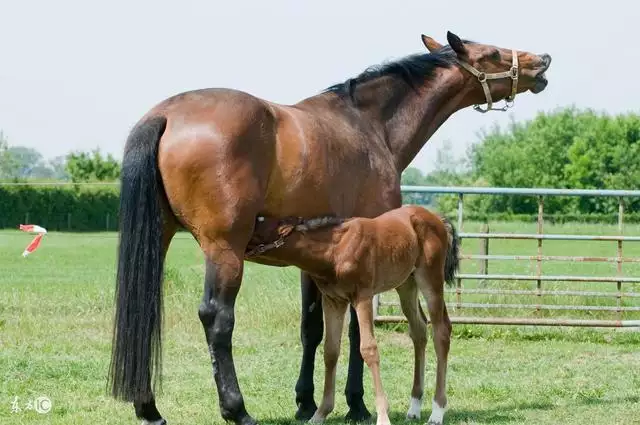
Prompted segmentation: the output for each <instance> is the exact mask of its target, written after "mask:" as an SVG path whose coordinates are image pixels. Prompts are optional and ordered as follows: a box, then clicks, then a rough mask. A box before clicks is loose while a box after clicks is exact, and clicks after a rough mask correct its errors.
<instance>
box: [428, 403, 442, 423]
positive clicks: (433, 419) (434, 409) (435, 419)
mask: <svg viewBox="0 0 640 425" xmlns="http://www.w3.org/2000/svg"><path fill="white" fill-rule="evenodd" d="M445 410H446V408H444V407H441V406H440V405H439V404H438V402H437V401H435V400H432V401H431V416H429V420H428V421H427V424H428V425H442V421H443V420H444V412H445Z"/></svg>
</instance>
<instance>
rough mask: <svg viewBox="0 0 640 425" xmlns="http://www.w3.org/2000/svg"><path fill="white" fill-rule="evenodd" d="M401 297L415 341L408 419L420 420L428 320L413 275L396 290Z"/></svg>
mask: <svg viewBox="0 0 640 425" xmlns="http://www.w3.org/2000/svg"><path fill="white" fill-rule="evenodd" d="M396 292H397V293H398V296H399V297H400V306H401V308H402V313H404V315H405V317H406V318H407V321H408V322H409V335H410V336H411V340H412V341H413V351H414V363H413V365H414V366H413V387H412V388H411V400H410V401H409V410H408V411H407V419H420V412H421V410H422V396H423V393H424V369H425V350H426V348H427V318H426V317H425V315H424V311H422V307H421V306H420V296H419V293H418V286H417V285H416V281H415V278H414V277H413V275H411V276H409V278H408V279H407V281H406V282H405V283H403V284H402V285H401V286H399V287H398V288H396Z"/></svg>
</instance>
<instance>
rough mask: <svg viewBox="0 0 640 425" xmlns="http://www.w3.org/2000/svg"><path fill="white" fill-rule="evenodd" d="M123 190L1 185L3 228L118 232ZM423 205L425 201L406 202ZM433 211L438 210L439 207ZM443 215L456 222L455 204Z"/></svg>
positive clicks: (593, 219)
mask: <svg viewBox="0 0 640 425" xmlns="http://www.w3.org/2000/svg"><path fill="white" fill-rule="evenodd" d="M118 194H119V187H118V186H117V185H114V186H76V185H72V186H33V185H30V186H2V185H0V228H4V229H7V228H13V229H15V228H17V227H18V225H20V224H27V223H28V224H38V225H40V226H43V227H45V228H47V230H54V231H55V230H59V231H104V230H111V231H113V230H117V227H118V206H119V198H118ZM404 201H405V202H407V201H409V202H416V201H417V202H416V203H422V204H426V202H420V201H421V199H404ZM432 208H435V209H438V207H437V206H432ZM469 209H470V210H468V209H467V208H465V211H464V219H465V220H468V221H520V222H532V221H535V220H536V218H537V216H536V215H535V214H512V213H488V214H483V213H478V212H476V211H473V208H469ZM445 210H446V211H441V212H443V213H445V214H447V216H450V217H452V218H454V219H455V215H456V211H455V207H453V204H452V205H451V206H450V208H445ZM544 219H545V222H547V223H565V222H573V223H575V222H584V223H616V222H617V220H618V218H617V215H616V214H545V216H544ZM624 221H625V222H626V223H640V213H638V212H636V211H630V212H629V213H625V216H624Z"/></svg>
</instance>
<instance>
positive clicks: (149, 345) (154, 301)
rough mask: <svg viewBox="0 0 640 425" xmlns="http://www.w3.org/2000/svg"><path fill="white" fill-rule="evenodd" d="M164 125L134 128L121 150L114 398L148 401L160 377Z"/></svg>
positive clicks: (158, 120) (162, 121)
mask: <svg viewBox="0 0 640 425" xmlns="http://www.w3.org/2000/svg"><path fill="white" fill-rule="evenodd" d="M166 125H167V120H166V118H164V117H155V118H151V119H148V120H146V121H143V122H141V123H139V124H137V125H136V127H135V128H134V129H133V130H132V131H131V134H130V135H129V137H128V139H127V143H126V145H125V152H124V157H123V161H122V175H121V189H120V211H119V215H120V224H119V233H120V243H119V247H118V250H119V251H118V269H117V278H116V280H117V283H116V292H115V302H116V311H115V319H114V329H113V342H112V343H113V346H112V354H111V365H110V368H109V383H110V386H111V393H112V395H113V397H114V398H116V399H121V400H124V401H134V400H140V401H148V400H149V399H150V397H151V394H152V392H151V390H152V385H151V377H152V375H154V374H155V377H159V375H160V371H159V368H160V353H161V326H160V325H161V323H160V319H161V313H162V269H163V258H164V255H163V252H162V249H163V248H162V209H161V208H162V207H161V203H160V199H161V198H160V197H161V196H162V195H163V194H164V190H163V188H162V182H161V180H160V173H159V170H158V162H157V153H158V143H159V140H160V137H161V136H162V134H163V133H164V131H165V128H166Z"/></svg>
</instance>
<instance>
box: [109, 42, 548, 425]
mask: <svg viewBox="0 0 640 425" xmlns="http://www.w3.org/2000/svg"><path fill="white" fill-rule="evenodd" d="M422 40H423V42H424V44H425V46H426V47H427V49H428V50H429V52H430V53H424V54H418V55H414V56H409V57H407V58H404V59H401V60H399V61H396V62H392V63H390V64H387V65H384V66H381V67H376V68H373V69H369V70H367V71H365V72H363V73H362V74H361V75H359V76H358V77H356V78H354V79H350V80H348V81H347V82H346V83H344V84H339V85H336V86H333V87H331V88H329V89H328V90H326V91H325V92H323V93H321V94H319V95H317V96H313V97H310V98H308V99H305V100H303V101H301V102H299V103H297V104H295V105H277V104H274V103H271V102H268V101H266V100H262V99H258V98H256V97H254V96H251V95H249V94H247V93H243V92H240V91H234V90H229V89H206V90H196V91H191V92H187V93H182V94H179V95H177V96H174V97H171V98H169V99H166V100H165V101H163V102H161V103H160V104H159V105H157V106H156V107H154V108H153V109H151V110H150V111H149V112H148V113H147V114H146V115H145V116H144V117H143V118H142V119H141V120H140V122H138V123H137V124H136V126H135V127H134V128H133V130H132V131H131V133H130V135H129V137H128V139H127V142H126V145H125V150H124V157H123V163H122V175H121V194H120V197H121V198H120V223H119V232H120V245H119V253H118V267H117V287H116V314H115V323H114V337H113V353H112V361H111V367H110V384H111V387H112V394H113V396H114V397H115V398H117V399H122V400H125V401H129V402H133V404H134V407H135V411H136V416H137V417H138V418H142V419H143V420H144V421H145V422H149V423H154V424H160V423H164V422H165V421H164V419H162V417H161V415H160V413H159V412H158V409H157V408H156V405H155V400H154V396H153V389H154V384H155V382H154V381H155V380H156V379H155V378H157V377H158V376H159V371H160V354H161V311H162V274H163V266H164V258H165V254H166V252H167V249H168V248H169V244H170V242H171V239H172V237H173V236H174V234H175V232H176V230H177V229H178V228H179V227H182V228H184V229H186V230H188V231H189V232H191V234H192V235H193V236H194V238H195V239H196V240H197V241H198V243H199V244H200V246H201V248H202V251H203V253H204V255H205V263H206V271H205V280H204V295H203V298H202V302H201V304H200V307H199V310H198V314H199V317H200V320H201V322H202V325H203V327H204V332H205V336H206V341H207V345H208V347H209V352H210V354H211V360H212V366H213V374H214V379H215V382H216V386H217V390H218V397H219V404H220V409H221V414H222V417H223V418H224V419H225V420H231V421H233V422H235V423H238V424H254V423H256V422H255V420H254V419H253V418H252V417H251V416H250V415H249V414H248V413H247V411H246V409H245V405H244V400H243V397H242V394H241V392H240V387H239V385H238V381H237V377H236V372H235V366H234V363H233V357H232V349H231V347H232V344H231V340H232V333H233V328H234V305H235V301H236V296H237V294H238V290H239V288H240V284H241V281H242V274H243V265H244V261H243V260H244V257H245V253H246V249H247V245H248V243H249V241H250V239H251V237H252V233H253V230H254V224H255V221H256V217H257V216H259V215H267V216H272V217H274V216H275V217H290V216H297V217H315V216H320V215H337V216H341V217H349V216H361V217H375V216H377V215H379V214H381V213H383V212H385V211H388V210H390V209H393V208H397V207H399V206H400V205H401V193H400V175H401V172H402V170H404V169H405V168H406V166H407V165H408V164H409V163H410V162H411V160H412V159H413V158H414V157H415V156H416V154H417V153H418V151H419V150H420V149H421V147H422V146H423V145H424V143H425V142H426V140H428V139H429V137H430V136H431V135H432V134H433V133H434V132H435V131H436V130H437V129H438V128H439V126H440V125H441V124H442V123H443V122H445V120H446V119H447V118H448V117H449V116H451V114H453V113H454V112H456V111H458V110H460V109H462V108H465V107H467V106H470V105H473V104H482V103H485V102H487V103H489V104H491V103H492V102H493V100H500V99H508V100H509V101H512V100H513V97H514V96H515V94H517V93H523V92H525V91H531V92H533V93H539V92H541V91H542V90H544V88H545V87H546V85H547V80H546V78H545V76H544V73H545V71H546V70H547V68H548V67H549V64H550V62H551V58H550V56H549V55H546V54H544V55H540V56H538V55H535V54H532V53H528V52H522V51H515V50H511V49H503V48H497V47H494V46H489V45H484V44H479V43H473V42H467V41H462V40H461V39H460V38H459V37H458V36H456V35H455V34H452V33H450V32H449V33H447V40H448V42H449V44H448V45H446V46H442V45H441V44H439V43H438V42H436V41H435V40H434V39H432V38H430V37H427V36H424V35H423V36H422ZM491 74H494V75H493V76H492V75H491ZM494 77H495V78H494ZM489 106H490V105H489ZM281 251H282V250H279V249H278V248H275V249H272V250H269V251H267V252H264V253H263V254H259V255H257V256H255V257H252V258H250V260H251V261H254V262H258V263H262V264H269V265H275V266H286V265H290V264H292V258H287V257H286V256H282V255H281V254H282V253H281ZM303 291H304V292H303V306H304V308H303V315H304V314H306V312H308V311H309V310H311V307H312V306H313V305H314V304H313V303H314V302H315V301H316V300H319V299H320V293H319V292H318V291H317V289H316V288H314V287H313V283H312V282H311V280H310V278H309V277H308V276H304V275H303ZM319 310H320V309H319V308H317V305H316V308H315V309H314V313H315V314H316V315H315V318H312V319H311V322H310V323H305V319H304V317H303V344H304V345H305V347H304V355H303V365H302V368H301V376H300V378H301V379H302V380H303V382H302V383H301V382H300V380H299V382H298V385H297V388H298V389H301V391H302V392H305V391H306V393H305V394H303V395H304V396H305V397H303V396H302V395H300V391H299V394H298V399H299V400H300V399H301V398H303V399H304V402H306V403H309V402H311V403H313V386H312V379H313V356H312V355H311V353H315V350H316V348H317V346H318V344H319V343H320V339H321V338H322V326H323V325H322V321H321V315H322V313H321V311H320V312H319ZM318 315H319V316H320V319H318ZM353 322H354V325H353V328H356V329H357V321H356V320H354V321H353ZM304 328H307V329H306V331H308V333H307V337H308V336H309V335H310V334H314V335H315V336H314V337H312V338H307V339H306V340H305V329H304ZM353 328H352V329H353ZM351 345H352V346H354V345H355V347H353V348H352V350H351V352H352V354H351V356H350V357H351V358H352V359H351V360H352V364H353V365H355V366H354V367H352V368H351V367H350V369H352V370H351V371H350V372H353V370H356V369H359V370H356V372H357V374H356V375H358V376H356V378H355V379H354V376H353V375H354V374H353V373H350V375H352V376H350V377H349V380H350V381H352V383H351V387H350V389H351V390H352V391H353V389H354V388H358V387H360V388H359V389H361V388H362V358H361V356H360V355H359V353H358V351H359V347H358V346H359V337H358V335H353V337H352V338H351ZM354 349H355V350H354ZM354 351H355V352H356V354H355V356H354V354H353V352H354ZM354 357H355V359H354ZM309 391H311V392H310V393H309ZM359 393H360V397H359V400H356V402H355V403H356V404H355V405H357V406H361V407H362V408H364V404H363V403H362V396H361V393H362V391H359ZM353 406H354V401H353V399H352V400H351V403H350V407H351V409H352V410H353ZM300 409H301V411H302V415H304V414H308V415H309V416H310V415H312V414H313V412H314V411H315V406H309V405H308V404H307V405H306V406H305V405H304V404H303V405H301V406H300ZM364 413H368V412H366V410H365V412H364Z"/></svg>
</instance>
